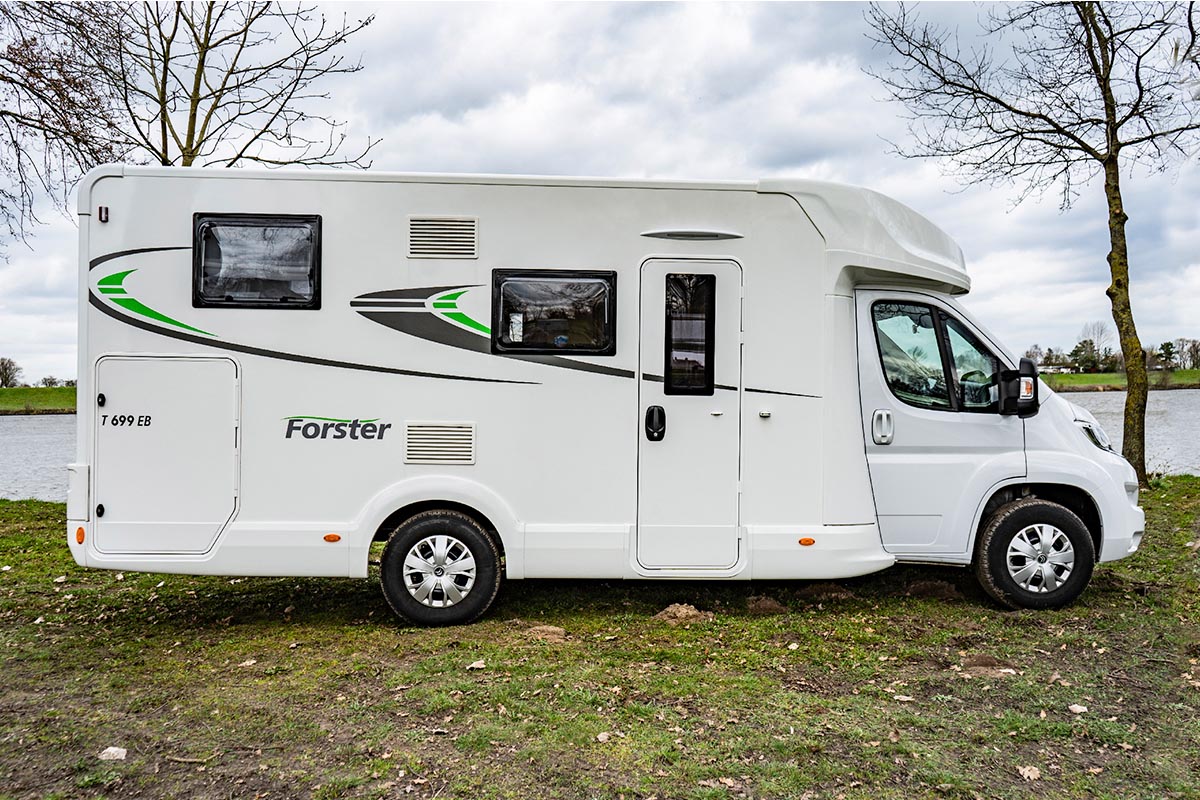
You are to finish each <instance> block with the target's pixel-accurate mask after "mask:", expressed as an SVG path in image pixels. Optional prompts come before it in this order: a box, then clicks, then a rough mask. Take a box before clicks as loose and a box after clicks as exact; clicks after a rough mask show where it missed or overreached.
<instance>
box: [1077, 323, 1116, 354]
mask: <svg viewBox="0 0 1200 800" xmlns="http://www.w3.org/2000/svg"><path fill="white" fill-rule="evenodd" d="M1084 339H1091V340H1092V343H1093V344H1095V345H1096V350H1098V351H1103V350H1104V349H1105V348H1106V347H1108V346H1109V343H1110V342H1111V341H1112V326H1111V325H1109V324H1108V323H1107V322H1105V321H1103V320H1096V321H1095V322H1089V323H1087V324H1086V325H1084V326H1083V329H1082V330H1081V331H1080V332H1079V341H1081V342H1082V341H1083V340H1084Z"/></svg>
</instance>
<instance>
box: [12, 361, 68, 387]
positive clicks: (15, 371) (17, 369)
mask: <svg viewBox="0 0 1200 800" xmlns="http://www.w3.org/2000/svg"><path fill="white" fill-rule="evenodd" d="M24 373H25V370H23V369H21V365H20V364H18V363H17V362H16V361H14V360H13V359H11V358H0V389H16V388H17V387H19V386H29V385H30V384H28V383H22V382H21V375H23V374H24ZM35 385H37V386H45V387H48V388H53V387H55V386H74V385H75V379H74V378H70V379H67V380H60V379H58V378H56V377H54V376H53V375H47V376H46V377H44V378H42V379H41V380H40V381H38V382H37V384H35Z"/></svg>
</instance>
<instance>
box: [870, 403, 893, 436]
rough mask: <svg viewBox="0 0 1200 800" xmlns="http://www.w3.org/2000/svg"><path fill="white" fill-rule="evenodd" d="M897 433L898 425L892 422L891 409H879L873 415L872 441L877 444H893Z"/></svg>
mask: <svg viewBox="0 0 1200 800" xmlns="http://www.w3.org/2000/svg"><path fill="white" fill-rule="evenodd" d="M895 432H896V424H895V422H894V421H893V420H892V411H891V409H889V408H878V409H876V410H875V413H874V414H872V415H871V440H872V441H874V442H875V444H891V443H892V436H893V435H894V434H895Z"/></svg>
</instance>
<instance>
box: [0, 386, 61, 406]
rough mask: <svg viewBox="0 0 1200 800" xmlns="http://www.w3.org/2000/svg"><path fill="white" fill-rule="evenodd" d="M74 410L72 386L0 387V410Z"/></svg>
mask: <svg viewBox="0 0 1200 800" xmlns="http://www.w3.org/2000/svg"><path fill="white" fill-rule="evenodd" d="M74 410H75V387H74V386H55V387H52V388H47V387H44V386H22V387H19V388H16V389H0V412H5V411H9V412H14V411H15V412H21V411H74Z"/></svg>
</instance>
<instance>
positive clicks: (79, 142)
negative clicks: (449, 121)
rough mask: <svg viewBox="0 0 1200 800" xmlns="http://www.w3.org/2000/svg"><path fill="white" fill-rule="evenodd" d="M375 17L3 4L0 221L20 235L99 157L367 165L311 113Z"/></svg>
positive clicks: (189, 6)
mask: <svg viewBox="0 0 1200 800" xmlns="http://www.w3.org/2000/svg"><path fill="white" fill-rule="evenodd" d="M372 20H373V17H367V18H365V19H363V20H359V21H357V22H353V23H351V22H348V21H347V20H346V18H345V17H343V18H342V20H341V22H340V23H331V22H329V21H328V20H326V18H325V17H324V16H323V15H318V14H316V13H315V12H314V10H313V8H311V7H305V6H300V5H296V6H285V5H284V4H282V3H276V2H254V3H232V2H231V3H215V2H209V3H87V4H82V3H81V4H71V3H3V4H0V48H3V49H2V50H0V167H3V169H4V172H5V175H6V176H7V178H8V180H9V181H10V183H11V186H10V187H8V188H7V191H6V189H5V188H4V187H0V221H4V222H7V225H8V233H9V234H13V235H23V234H24V233H25V232H26V230H27V228H28V225H29V223H31V222H35V221H36V220H35V218H34V217H33V206H34V202H35V200H36V198H37V197H38V196H39V195H40V194H41V193H43V192H45V193H49V194H51V195H52V196H54V197H55V199H57V200H58V201H59V203H60V204H64V203H65V201H66V195H67V194H68V193H69V191H70V189H71V187H72V186H73V185H74V183H75V181H76V180H77V179H78V178H79V176H80V175H81V174H82V172H83V171H85V170H87V169H88V168H89V167H92V166H94V165H95V164H98V163H102V162H105V161H116V160H125V161H131V162H135V163H152V164H160V165H163V166H185V167H186V166H193V165H220V166H234V165H237V164H243V163H258V164H261V165H267V166H279V165H284V164H301V165H310V166H311V165H324V166H355V167H367V166H370V164H369V162H367V161H365V157H366V155H367V153H368V152H369V151H370V150H371V148H372V147H373V146H374V145H375V144H376V143H377V142H376V141H375V140H372V139H370V138H369V137H368V139H367V140H366V143H365V145H364V146H363V147H362V148H361V149H359V150H356V151H355V152H353V153H351V154H348V155H343V154H342V146H343V144H344V143H345V140H346V136H345V133H344V123H343V122H340V121H338V120H335V119H333V118H332V117H329V116H327V115H324V114H322V113H320V111H319V109H318V106H319V104H320V102H321V101H323V100H326V99H328V94H327V93H325V92H324V91H323V90H322V88H321V87H322V85H323V82H324V80H325V79H326V78H329V77H331V76H335V75H342V74H348V73H354V72H358V71H359V70H360V69H362V65H361V63H359V62H357V61H348V60H347V59H346V57H345V56H344V55H342V54H341V51H342V50H343V49H344V47H343V46H344V45H345V43H346V41H347V39H348V38H349V37H350V36H352V35H354V34H355V33H357V32H359V31H361V30H362V29H363V28H365V27H366V26H367V25H369V24H370V23H371V22H372Z"/></svg>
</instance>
